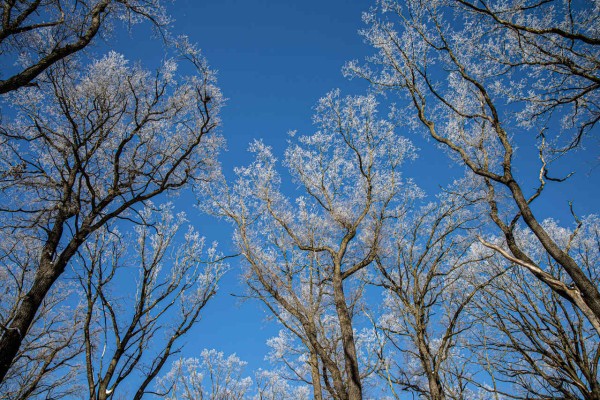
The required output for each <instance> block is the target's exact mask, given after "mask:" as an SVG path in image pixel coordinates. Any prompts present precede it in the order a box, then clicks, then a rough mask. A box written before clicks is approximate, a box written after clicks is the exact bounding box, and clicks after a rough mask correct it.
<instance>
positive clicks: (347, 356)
mask: <svg viewBox="0 0 600 400" xmlns="http://www.w3.org/2000/svg"><path fill="white" fill-rule="evenodd" d="M333 296H334V302H335V309H336V312H337V316H338V320H339V323H340V331H341V334H342V346H343V348H344V361H345V366H346V380H347V383H346V387H347V391H348V399H349V400H362V385H361V382H360V372H359V370H358V357H357V356H356V345H355V344H354V332H353V331H352V319H351V318H350V313H349V312H348V306H347V305H346V297H345V296H344V286H343V281H342V277H341V273H339V271H336V272H335V273H334V276H333Z"/></svg>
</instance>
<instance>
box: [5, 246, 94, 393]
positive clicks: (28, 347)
mask: <svg viewBox="0 0 600 400" xmlns="http://www.w3.org/2000/svg"><path fill="white" fill-rule="evenodd" d="M0 248H1V250H0V251H1V253H0V254H1V255H0V260H1V261H0V281H1V282H2V295H1V296H0V297H1V298H0V316H1V317H2V320H0V324H1V325H0V326H3V327H4V326H6V325H7V324H8V323H9V322H10V321H6V320H5V319H4V318H6V317H8V316H9V315H10V314H11V313H12V312H13V311H14V307H15V305H16V304H17V303H16V300H17V299H18V298H19V297H20V296H22V295H23V290H26V288H27V286H28V285H29V284H30V282H31V280H32V279H33V271H35V265H36V262H37V254H39V248H36V247H35V242H34V241H31V240H28V238H27V237H18V236H11V237H6V238H4V240H2V244H0ZM77 294H78V293H77V291H76V287H74V285H72V284H69V283H66V282H59V283H58V284H56V285H55V286H54V287H53V288H52V290H51V291H50V292H49V293H48V295H47V296H46V298H45V299H44V301H43V302H42V304H41V305H40V309H39V311H38V313H37V314H36V316H35V318H34V320H33V321H32V325H31V327H30V329H29V332H28V334H27V336H26V338H25V340H24V341H23V343H22V346H21V348H20V349H19V351H18V352H17V354H16V356H15V359H14V362H13V366H12V368H11V369H10V370H9V373H8V374H7V375H6V377H5V379H4V381H3V382H2V383H0V399H3V400H8V399H10V400H16V399H19V400H24V399H28V398H34V397H39V398H42V397H45V398H52V397H54V398H60V397H65V396H68V395H72V394H75V393H78V392H80V390H81V386H79V385H77V384H74V379H75V378H76V376H77V371H78V370H79V367H80V359H79V355H80V354H81V353H82V351H83V342H82V340H81V336H80V335H79V330H80V329H81V326H82V322H83V315H82V313H81V312H80V310H79V309H78V308H76V307H73V306H67V305H66V304H69V303H70V304H74V305H76V304H77V303H78V300H77V298H76V296H77Z"/></svg>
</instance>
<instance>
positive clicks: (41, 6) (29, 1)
mask: <svg viewBox="0 0 600 400" xmlns="http://www.w3.org/2000/svg"><path fill="white" fill-rule="evenodd" d="M118 20H125V21H127V22H128V23H129V24H132V23H135V22H138V21H141V20H149V21H151V22H152V23H153V24H154V26H156V27H157V28H159V29H162V28H164V27H165V26H166V25H167V24H168V23H169V18H168V17H167V16H166V14H165V10H164V8H163V6H162V5H161V1H160V0H45V1H41V0H3V1H2V7H1V9H0V62H1V63H2V66H3V68H2V70H3V74H7V76H0V94H3V93H8V92H10V91H12V90H16V89H18V88H20V87H26V86H32V85H36V84H37V83H36V82H35V81H34V80H35V79H36V78H37V77H38V76H39V75H40V74H41V73H43V72H44V71H45V70H46V69H47V68H49V67H50V66H52V65H53V64H54V63H56V62H58V61H60V60H62V59H64V58H65V57H68V56H70V55H72V54H74V53H76V52H78V51H80V50H82V49H83V48H85V47H86V46H88V45H89V44H90V43H91V42H92V40H93V39H94V38H95V37H96V36H97V35H102V34H103V33H104V32H106V31H107V29H109V27H110V26H111V25H112V24H113V23H114V22H116V21H118ZM15 64H16V65H18V66H17V67H16V68H11V65H15Z"/></svg>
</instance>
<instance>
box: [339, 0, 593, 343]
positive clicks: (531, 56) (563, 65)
mask: <svg viewBox="0 0 600 400" xmlns="http://www.w3.org/2000/svg"><path fill="white" fill-rule="evenodd" d="M597 7H598V6H597V4H592V2H584V3H583V4H581V7H579V6H578V7H574V6H573V4H572V2H570V1H561V0H556V1H541V2H537V1H504V2H497V3H496V2H494V3H493V4H492V2H486V1H477V2H470V1H461V0H439V1H437V0H436V1H429V2H422V1H407V2H394V1H381V2H379V6H378V7H377V9H374V10H373V11H372V12H371V13H368V14H367V15H366V21H367V22H368V23H369V24H370V26H369V28H368V29H367V30H365V32H364V35H365V38H366V40H367V41H368V42H369V43H371V44H372V45H373V46H374V47H375V48H376V49H377V50H378V54H377V55H375V56H374V57H372V59H371V60H370V63H369V65H367V66H364V67H363V66H359V65H358V64H357V63H356V62H352V63H349V64H348V65H347V67H346V72H347V73H348V74H350V75H352V76H361V77H364V78H366V79H369V80H370V81H371V82H372V83H373V85H374V87H376V88H378V89H381V90H386V91H387V90H392V91H394V92H396V93H398V94H399V95H400V96H401V97H402V98H404V99H407V100H408V101H407V103H406V106H407V109H406V110H407V114H409V113H410V115H413V116H414V119H415V123H416V125H415V127H417V126H419V127H424V128H425V130H426V132H427V133H428V134H429V136H430V137H431V138H433V139H434V140H435V141H436V142H437V143H438V144H439V145H440V146H441V147H443V148H445V149H447V150H448V151H449V152H450V154H452V156H453V157H455V159H456V160H457V161H458V162H460V163H461V164H463V165H465V166H466V167H467V168H468V169H469V170H471V171H472V172H473V174H474V175H475V176H476V177H477V178H478V179H480V180H481V182H483V184H484V185H485V186H486V189H487V200H486V201H487V204H488V210H489V213H488V214H489V216H490V218H491V219H492V220H493V222H494V223H495V225H496V226H497V227H498V228H499V229H500V230H501V231H502V233H503V235H504V238H505V242H504V243H505V248H499V247H495V250H497V251H498V252H500V254H502V255H504V256H505V257H506V258H507V259H508V260H509V261H511V262H515V263H517V264H519V265H520V266H521V267H523V268H526V269H528V270H529V271H530V272H531V273H532V274H533V275H534V276H536V278H537V279H540V280H541V281H543V282H544V283H545V284H546V285H548V287H550V288H551V289H552V290H553V291H554V292H555V293H557V294H558V295H559V296H561V297H563V298H565V299H567V300H568V301H570V302H571V303H572V304H574V305H575V306H576V307H577V308H578V309H580V310H581V312H582V313H583V314H584V315H585V316H586V318H588V319H589V321H590V322H591V323H592V324H593V326H594V327H595V329H596V331H597V332H598V333H599V334H600V292H599V291H598V286H597V285H596V284H594V282H593V281H592V280H591V277H590V276H589V275H588V274H587V273H586V270H585V268H584V267H583V266H582V265H579V264H578V263H577V262H576V260H575V259H574V258H573V257H572V256H571V255H570V254H569V251H568V249H567V248H565V247H561V246H560V245H559V244H558V243H557V242H556V241H555V240H554V239H553V238H552V237H551V235H549V233H548V232H547V230H546V229H545V228H544V227H543V226H542V225H541V223H540V221H539V220H538V218H537V217H536V216H535V214H534V211H533V210H532V203H533V202H534V201H535V200H536V199H537V198H539V197H540V196H541V195H542V194H543V191H544V187H545V185H546V183H547V182H548V181H559V180H561V179H558V178H552V177H550V176H549V173H548V170H549V166H550V165H551V163H552V162H553V161H556V158H555V157H556V155H557V154H559V155H560V154H562V153H564V151H566V150H568V149H570V148H572V147H573V146H575V145H576V144H577V143H579V141H580V140H582V138H583V137H584V136H585V135H587V133H593V132H594V131H593V130H592V129H593V128H594V127H595V126H596V123H597V121H598V115H599V113H598V110H599V108H598V93H600V92H599V91H598V90H597V89H598V71H599V70H600V69H599V68H598V65H599V60H600V56H599V49H600V47H598V19H597V18H596V15H597V11H598V8H597ZM507 102H511V105H510V107H506V106H505V104H506V103H507ZM559 115H560V116H561V117H563V118H562V122H561V121H557V120H559V119H560V118H559ZM556 127H559V128H558V129H557V128H556ZM533 128H535V129H537V130H538V132H539V136H538V148H537V149H536V152H537V154H535V156H538V157H539V159H540V168H539V170H537V171H531V174H532V175H534V174H535V175H537V176H539V182H538V185H537V188H536V189H534V190H532V191H531V192H530V193H527V190H526V188H527V187H528V185H529V183H528V181H527V179H526V178H522V176H523V174H521V178H519V177H518V176H517V175H516V174H515V167H514V159H515V151H516V139H515V138H516V137H518V136H519V135H521V134H523V132H527V131H528V130H530V129H533ZM565 138H567V139H566V141H565V140H564V139H565ZM561 141H562V142H561ZM561 143H562V144H561ZM532 156H533V155H532V154H529V157H530V158H531V157H532ZM524 157H527V155H524ZM524 188H525V189H524ZM521 221H523V222H524V224H525V225H527V226H528V228H529V229H530V230H531V231H532V232H533V233H534V234H535V236H536V237H537V240H538V241H539V243H540V244H541V245H542V246H543V247H544V249H545V250H546V251H547V252H548V254H549V255H550V256H551V257H552V259H554V260H555V262H556V263H557V265H559V266H560V267H561V268H562V270H563V271H564V272H566V275H561V277H560V278H559V277H558V276H557V275H555V274H553V273H552V271H549V270H545V269H544V268H542V267H541V266H540V265H538V264H536V263H535V262H534V261H533V260H532V257H531V256H529V255H528V254H527V251H526V250H525V249H523V248H521V247H520V246H519V245H518V243H517V241H516V239H515V234H514V232H515V229H516V228H517V226H519V225H520V223H521ZM482 240H483V239H482ZM487 244H488V245H491V243H487ZM492 247H493V246H492Z"/></svg>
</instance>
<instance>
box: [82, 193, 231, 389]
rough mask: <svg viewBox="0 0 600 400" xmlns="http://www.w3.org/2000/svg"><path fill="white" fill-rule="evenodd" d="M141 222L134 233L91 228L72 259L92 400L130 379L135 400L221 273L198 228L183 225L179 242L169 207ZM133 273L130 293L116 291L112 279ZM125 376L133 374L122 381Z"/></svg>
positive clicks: (192, 321)
mask: <svg viewBox="0 0 600 400" xmlns="http://www.w3.org/2000/svg"><path fill="white" fill-rule="evenodd" d="M154 214H156V215H154ZM142 219H143V221H144V223H143V224H141V225H137V226H136V227H135V231H136V235H135V237H130V238H128V237H127V236H122V235H120V234H119V233H118V232H116V231H115V230H112V231H109V230H108V229H102V230H98V231H96V232H95V234H94V235H93V236H92V237H91V238H90V239H88V241H86V243H85V244H84V245H83V246H82V249H81V251H80V252H79V254H78V261H77V262H76V263H75V266H76V269H77V271H80V272H79V273H78V274H79V277H78V280H79V282H80V284H81V286H82V290H83V293H84V302H85V304H84V305H83V308H84V310H85V318H84V321H83V324H82V335H83V339H82V340H83V343H84V345H85V367H86V377H87V383H88V388H89V396H90V399H92V400H105V399H109V398H113V396H115V395H117V394H118V393H119V390H118V388H119V386H120V385H122V384H123V382H129V383H128V384H127V385H126V386H127V390H128V391H129V392H130V395H131V398H134V399H141V398H142V397H143V396H144V394H146V393H147V392H148V391H149V389H148V388H149V387H150V384H151V383H152V382H153V380H154V378H155V377H157V376H158V374H159V373H160V371H161V369H162V368H163V366H164V365H165V363H166V362H167V360H168V359H169V357H170V356H171V355H172V354H176V353H177V352H178V351H179V348H178V347H177V346H178V341H179V340H180V339H181V337H182V336H183V335H185V334H186V333H187V332H188V331H189V330H190V329H191V328H192V327H193V326H194V324H195V323H196V322H197V321H198V320H199V318H200V312H201V311H202V309H203V308H204V306H205V305H206V304H207V302H208V301H209V300H210V299H211V298H212V297H213V295H214V294H215V293H216V289H217V284H218V281H219V279H220V278H221V276H222V275H223V273H224V272H225V268H226V267H225V265H223V264H222V262H221V261H220V259H219V255H218V254H217V253H216V249H215V247H214V246H213V247H211V248H208V249H205V247H206V246H205V244H204V238H201V237H200V236H199V235H198V233H197V232H194V231H193V230H191V229H190V230H188V232H186V234H185V238H184V240H183V243H177V241H176V239H175V235H176V234H177V233H178V231H179V230H180V228H181V226H182V224H183V223H184V221H185V219H184V216H183V215H181V214H180V215H177V216H175V215H173V214H172V210H171V207H170V206H169V205H167V206H162V207H160V209H159V210H158V211H157V212H155V213H153V212H152V210H151V209H149V208H147V209H145V210H143V211H142ZM132 243H136V244H137V246H135V247H134V246H131V245H132ZM175 246H177V248H178V249H177V250H175ZM131 248H135V252H133V251H132V250H131ZM132 253H133V254H132ZM131 278H134V279H135V282H136V286H135V291H132V290H131V291H130V290H128V291H126V292H123V290H119V289H118V286H119V285H120V284H119V283H118V282H122V281H123V280H128V279H131ZM136 375H137V376H136ZM131 376H135V377H136V378H137V379H133V380H132V379H129V380H128V381H126V380H127V379H128V378H131ZM134 382H135V383H134Z"/></svg>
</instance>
